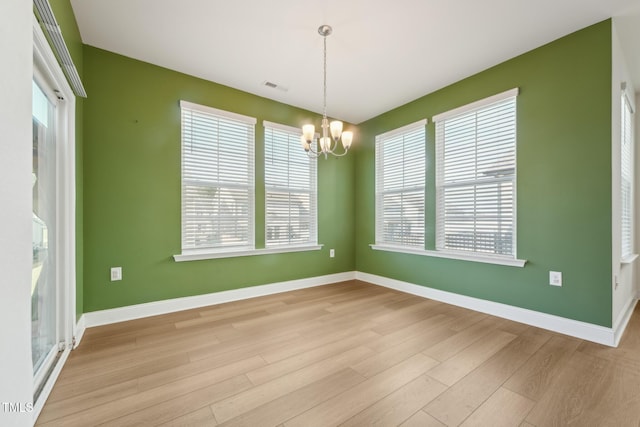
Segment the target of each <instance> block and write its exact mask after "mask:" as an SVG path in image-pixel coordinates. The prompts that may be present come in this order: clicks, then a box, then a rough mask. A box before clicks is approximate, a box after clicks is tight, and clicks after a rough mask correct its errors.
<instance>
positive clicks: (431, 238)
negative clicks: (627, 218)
mask: <svg viewBox="0 0 640 427" xmlns="http://www.w3.org/2000/svg"><path fill="white" fill-rule="evenodd" d="M425 78H428V76H425ZM513 87H519V88H520V90H521V91H520V95H519V97H518V101H517V108H518V119H517V126H518V142H517V164H518V166H517V168H518V169H517V236H518V241H517V248H518V249H517V250H518V258H521V259H527V260H528V263H527V264H526V266H525V267H524V268H516V267H507V266H498V265H489V264H482V263H475V262H468V261H459V260H450V259H440V258H430V257H424V256H416V255H406V254H397V253H390V252H382V251H374V250H372V249H371V248H370V247H369V244H371V243H374V239H375V231H374V230H375V228H374V212H375V203H374V202H375V194H374V191H375V180H374V170H375V169H374V138H375V135H377V134H379V133H382V132H385V131H388V130H391V129H394V128H397V127H400V126H403V125H405V124H409V123H412V122H415V121H417V120H419V119H423V118H425V117H426V118H429V119H431V117H432V116H433V115H435V114H438V113H441V112H444V111H447V110H449V109H452V108H455V107H458V106H460V105H464V104H466V103H469V102H472V101H475V100H478V99H481V98H484V97H487V96H490V95H493V94H496V93H499V92H502V91H504V90H507V89H510V88H513ZM610 91H611V21H610V20H607V21H604V22H602V23H599V24H596V25H593V26H591V27H588V28H586V29H583V30H581V31H578V32H576V33H574V34H571V35H569V36H566V37H564V38H562V39H559V40H557V41H555V42H553V43H550V44H548V45H545V46H543V47H540V48H538V49H535V50H533V51H531V52H528V53H526V54H524V55H521V56H519V57H516V58H514V59H511V60H509V61H507V62H505V63H502V64H500V65H497V66H495V67H493V68H491V69H488V70H486V71H484V72H481V73H479V74H477V75H474V76H472V77H469V78H467V79H465V80H462V81H460V82H458V83H456V84H453V85H451V86H449V87H446V88H444V89H442V90H439V91H437V92H435V93H432V94H429V95H427V96H424V97H422V98H420V99H417V100H415V101H413V102H411V103H409V104H407V105H404V106H402V107H400V108H397V109H394V110H392V111H389V112H387V113H385V114H383V115H381V116H379V117H376V118H374V119H372V120H369V121H367V122H366V123H363V124H362V125H361V126H360V135H361V142H360V144H359V146H358V149H357V162H356V171H355V176H356V192H355V194H356V199H355V200H356V212H357V217H358V221H356V224H355V226H356V268H357V270H358V271H362V272H367V273H372V274H377V275H381V276H386V277H390V278H394V279H398V280H403V281H407V282H411V283H416V284H420V285H423V286H428V287H431V288H436V289H441V290H445V291H449V292H455V293H458V294H462V295H468V296H472V297H477V298H482V299H486V300H491V301H496V302H501V303H505V304H509V305H514V306H518V307H523V308H528V309H532V310H536V311H540V312H545V313H551V314H555V315H558V316H562V317H566V318H571V319H576V320H580V321H585V322H589V323H594V324H598V325H602V326H606V327H610V326H611V93H610ZM434 135H435V126H434V125H433V123H429V124H428V126H427V182H426V184H427V205H426V223H427V224H428V226H427V242H428V243H427V245H426V246H427V248H428V249H432V248H434V245H435V205H434V200H435V198H434V180H435V172H434V167H435V164H434V160H433V159H434V153H435V149H434V141H435V137H434ZM549 270H555V271H562V273H563V282H564V283H563V287H561V288H556V287H552V286H549V284H548V283H549V280H548V279H549V276H548V272H549Z"/></svg>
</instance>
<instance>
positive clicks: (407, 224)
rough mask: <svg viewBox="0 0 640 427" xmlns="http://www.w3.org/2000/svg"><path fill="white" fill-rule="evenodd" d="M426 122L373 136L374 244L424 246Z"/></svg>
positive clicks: (422, 121)
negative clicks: (374, 164)
mask: <svg viewBox="0 0 640 427" xmlns="http://www.w3.org/2000/svg"><path fill="white" fill-rule="evenodd" d="M426 124H427V121H426V120H421V121H419V122H417V123H413V124H410V125H407V126H405V127H402V128H400V129H396V130H394V131H391V132H387V133H385V134H382V135H378V136H376V148H375V150H376V152H375V156H376V244H379V245H380V244H381V245H385V244H386V245H392V246H404V247H415V248H424V206H425V201H424V200H425V196H424V193H425V156H426V154H425V153H426V147H425V125H426Z"/></svg>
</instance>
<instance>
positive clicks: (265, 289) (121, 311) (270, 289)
mask: <svg viewBox="0 0 640 427" xmlns="http://www.w3.org/2000/svg"><path fill="white" fill-rule="evenodd" d="M355 278H356V273H355V271H349V272H345V273H337V274H329V275H326V276H318V277H310V278H306V279H299V280H290V281H287V282H279V283H271V284H268V285H258V286H250V287H246V288H240V289H233V290H229V291H221V292H214V293H210V294H204V295H195V296H191V297H183V298H174V299H170V300H164V301H154V302H149V303H145V304H136V305H130V306H126V307H119V308H113V309H109V310H100V311H92V312H89V313H84V314H83V315H82V317H81V318H80V319H81V321H83V325H82V326H83V327H87V328H90V327H93V326H100V325H107V324H110V323H117V322H124V321H126V320H133V319H140V318H143V317H149V316H157V315H160V314H167V313H173V312H176V311H182V310H189V309H192V308H199V307H205V306H208V305H216V304H222V303H225V302H231V301H238V300H243V299H248V298H255V297H260V296H265V295H272V294H278V293H281V292H288V291H294V290H297V289H304V288H312V287H315V286H322V285H329V284H331V283H338V282H344V281H347V280H354V279H355ZM78 323H80V322H78ZM76 340H77V336H76Z"/></svg>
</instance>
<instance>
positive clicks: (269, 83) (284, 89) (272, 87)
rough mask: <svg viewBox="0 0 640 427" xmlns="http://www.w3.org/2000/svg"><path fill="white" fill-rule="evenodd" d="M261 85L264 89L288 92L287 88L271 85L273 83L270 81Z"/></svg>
mask: <svg viewBox="0 0 640 427" xmlns="http://www.w3.org/2000/svg"><path fill="white" fill-rule="evenodd" d="M262 84H263V85H264V86H266V87H269V88H271V89H278V90H279V91H282V92H286V91H288V90H289V88H288V87H285V86H282V85H279V84H277V83H273V82H270V81H264V82H262Z"/></svg>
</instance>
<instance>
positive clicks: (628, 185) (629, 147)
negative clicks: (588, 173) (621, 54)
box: [620, 92, 633, 259]
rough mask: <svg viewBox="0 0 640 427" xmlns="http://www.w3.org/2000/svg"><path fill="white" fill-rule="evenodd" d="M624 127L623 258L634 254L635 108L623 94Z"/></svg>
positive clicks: (622, 135)
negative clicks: (632, 127)
mask: <svg viewBox="0 0 640 427" xmlns="http://www.w3.org/2000/svg"><path fill="white" fill-rule="evenodd" d="M621 124H622V129H621V139H622V141H621V143H622V144H621V145H622V146H621V159H620V191H621V203H622V207H621V238H622V248H621V249H622V258H623V259H624V258H628V257H630V256H631V255H632V254H633V134H632V130H631V126H633V110H632V108H631V104H630V102H629V100H628V99H627V96H626V94H625V93H624V92H623V94H622V123H621Z"/></svg>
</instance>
